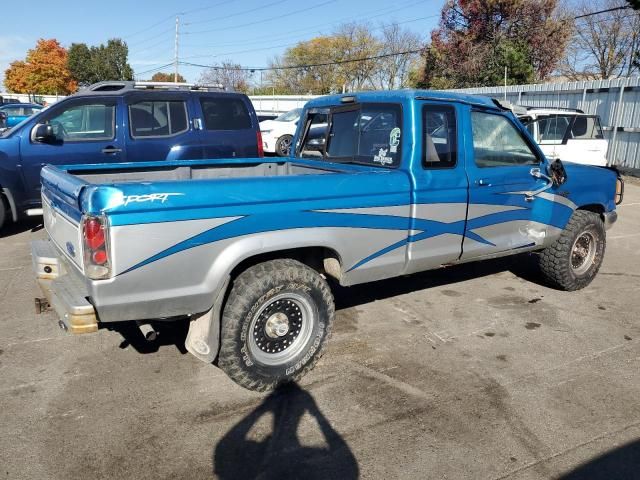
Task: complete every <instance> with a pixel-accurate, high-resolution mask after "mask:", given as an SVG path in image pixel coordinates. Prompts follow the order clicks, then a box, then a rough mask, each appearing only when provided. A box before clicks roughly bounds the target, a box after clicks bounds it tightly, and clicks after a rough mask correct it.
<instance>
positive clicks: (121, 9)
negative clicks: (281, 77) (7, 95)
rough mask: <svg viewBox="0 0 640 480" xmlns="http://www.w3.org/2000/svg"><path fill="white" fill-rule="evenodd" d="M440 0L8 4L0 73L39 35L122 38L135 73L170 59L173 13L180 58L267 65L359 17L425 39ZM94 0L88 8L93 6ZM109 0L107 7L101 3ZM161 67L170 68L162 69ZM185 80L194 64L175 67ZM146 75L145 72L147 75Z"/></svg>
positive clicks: (67, 39) (91, 40)
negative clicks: (396, 24) (398, 25)
mask: <svg viewBox="0 0 640 480" xmlns="http://www.w3.org/2000/svg"><path fill="white" fill-rule="evenodd" d="M443 3H444V2H443V0H398V1H389V0H317V1H313V2H302V1H300V0H263V1H260V0H226V1H225V0H212V1H210V2H204V1H202V0H183V1H180V2H176V1H169V0H155V1H153V2H151V1H145V2H143V1H137V2H132V1H125V0H112V1H110V2H108V3H106V4H105V3H101V2H87V1H86V0H83V1H79V0H64V1H63V2H54V3H51V2H50V1H47V2H45V1H42V0H35V1H30V2H7V4H6V5H5V6H3V9H2V11H3V12H2V19H3V22H2V29H1V30H0V72H1V74H0V79H1V78H4V70H5V69H6V68H7V66H8V65H9V63H10V62H12V61H13V60H17V59H23V58H24V56H25V55H26V52H27V50H28V49H29V48H32V47H33V46H34V45H35V42H36V40H37V39H38V38H56V39H57V40H58V41H60V42H61V43H62V44H63V45H64V46H65V47H68V46H69V45H70V44H71V43H73V42H85V43H87V44H89V45H92V44H99V43H102V42H106V40H107V39H109V38H114V37H120V38H123V39H124V40H125V41H126V42H127V43H128V45H129V63H130V64H131V66H132V67H133V69H134V70H135V71H136V73H141V72H145V71H148V70H152V69H156V68H158V67H161V66H162V65H165V64H168V63H170V62H172V61H173V56H174V39H175V17H176V14H179V18H180V26H179V31H180V35H179V44H180V46H179V57H180V59H181V60H184V61H188V62H192V63H199V64H205V65H207V64H211V63H214V62H216V61H222V60H225V59H231V60H233V61H234V62H236V63H239V64H241V65H243V66H248V67H261V66H266V65H267V62H268V60H269V59H270V58H272V57H274V56H275V55H278V54H281V53H282V52H283V51H284V50H285V49H286V48H287V47H289V46H293V45H294V44H295V43H296V42H298V41H300V40H305V39H309V38H312V37H314V36H317V35H320V34H327V33H330V32H331V31H332V29H333V28H335V27H336V26H337V25H339V24H340V23H344V22H348V21H364V22H366V23H368V24H369V25H371V27H372V28H378V27H379V26H380V24H381V23H382V22H392V21H397V22H399V23H401V24H402V25H403V26H404V27H406V28H410V29H412V30H414V31H416V32H419V33H421V34H422V35H423V36H425V37H427V36H428V34H429V32H430V31H431V29H432V28H433V27H434V26H435V24H436V23H437V21H438V16H439V12H440V9H441V7H442V4H443ZM93 5H95V7H93ZM107 5H108V6H107ZM163 71H172V67H166V68H165V69H164V70H163ZM180 73H182V74H183V75H184V76H185V77H186V78H187V80H188V81H196V80H197V79H198V77H199V75H200V69H199V68H196V67H180ZM152 74H153V73H152V72H148V73H144V74H143V76H148V77H150V76H151V75H152Z"/></svg>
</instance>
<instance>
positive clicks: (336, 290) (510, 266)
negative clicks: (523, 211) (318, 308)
mask: <svg viewBox="0 0 640 480" xmlns="http://www.w3.org/2000/svg"><path fill="white" fill-rule="evenodd" d="M533 255H535V254H528V253H523V254H519V255H513V256H510V257H503V258H498V259H494V260H485V261H480V262H471V263H465V264H460V265H454V266H451V267H447V268H441V269H437V270H429V271H426V272H421V273H414V274H411V275H406V276H403V277H397V278H392V279H389V280H380V281H377V282H372V283H367V284H363V285H355V286H352V287H341V286H340V285H338V284H337V283H336V282H332V284H331V289H332V291H333V294H334V297H335V301H336V310H342V309H346V308H351V307H357V306H359V305H362V304H365V303H370V302H373V301H375V300H384V299H386V298H391V297H395V296H398V295H405V294H407V293H411V292H415V291H418V290H426V289H429V288H435V287H441V286H445V285H450V284H455V283H460V282H464V281H466V280H471V279H474V278H479V277H485V276H489V275H494V274H496V273H501V272H507V271H508V272H511V273H512V274H514V275H515V276H516V277H518V278H519V279H522V280H526V281H527V282H531V283H533V284H536V285H543V283H542V277H541V274H540V272H539V268H538V265H537V262H536V259H535V258H534V256H533Z"/></svg>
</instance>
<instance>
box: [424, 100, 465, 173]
mask: <svg viewBox="0 0 640 480" xmlns="http://www.w3.org/2000/svg"><path fill="white" fill-rule="evenodd" d="M422 152H423V153H422V166H423V167H424V168H426V169H434V168H454V167H455V166H456V163H457V155H458V152H457V139H456V111H455V108H454V107H453V106H451V105H424V106H423V107H422Z"/></svg>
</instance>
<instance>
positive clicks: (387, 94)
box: [307, 89, 499, 109]
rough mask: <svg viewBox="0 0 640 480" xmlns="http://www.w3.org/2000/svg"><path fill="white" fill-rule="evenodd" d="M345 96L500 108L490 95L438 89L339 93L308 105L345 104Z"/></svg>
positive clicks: (383, 100)
mask: <svg viewBox="0 0 640 480" xmlns="http://www.w3.org/2000/svg"><path fill="white" fill-rule="evenodd" d="M343 97H355V101H356V102H398V101H414V100H436V101H443V102H457V103H466V104H470V105H477V106H479V107H484V108H495V109H498V108H499V107H498V105H496V103H495V102H494V101H493V100H492V99H491V98H489V97H483V96H479V95H469V94H466V93H453V92H443V91H438V90H415V89H403V90H384V91H370V92H355V93H344V94H338V95H326V96H323V97H318V98H314V99H313V100H310V101H309V103H307V106H308V107H322V106H328V105H336V104H345V105H348V103H346V102H343V101H342V100H341V99H342V98H343Z"/></svg>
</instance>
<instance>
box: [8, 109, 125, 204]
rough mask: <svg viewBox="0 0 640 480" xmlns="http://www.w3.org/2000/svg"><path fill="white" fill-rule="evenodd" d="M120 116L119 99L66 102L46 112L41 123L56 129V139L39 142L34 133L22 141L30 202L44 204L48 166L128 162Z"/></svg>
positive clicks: (22, 162)
mask: <svg viewBox="0 0 640 480" xmlns="http://www.w3.org/2000/svg"><path fill="white" fill-rule="evenodd" d="M120 115H121V108H120V105H119V101H118V100H117V99H114V98H99V97H98V98H92V97H84V98H81V99H72V100H68V101H64V102H61V103H60V104H59V105H54V106H53V107H51V109H50V110H48V111H47V112H45V114H44V115H43V116H41V117H40V118H39V119H38V121H39V122H40V123H48V124H50V125H52V126H53V131H54V134H55V138H54V139H51V140H50V141H47V142H38V141H36V140H35V139H34V138H33V135H32V134H30V132H27V133H26V134H25V135H23V136H22V138H21V145H20V147H21V148H20V160H21V170H22V173H23V178H24V182H25V186H26V190H27V199H28V202H30V203H34V204H39V203H40V170H41V169H42V167H43V166H44V165H47V164H51V165H73V164H82V163H111V162H124V161H125V160H126V151H125V146H124V142H123V139H122V129H121V128H119V125H120V124H121V120H122V119H121V116H120ZM31 132H33V127H32V130H31Z"/></svg>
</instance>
